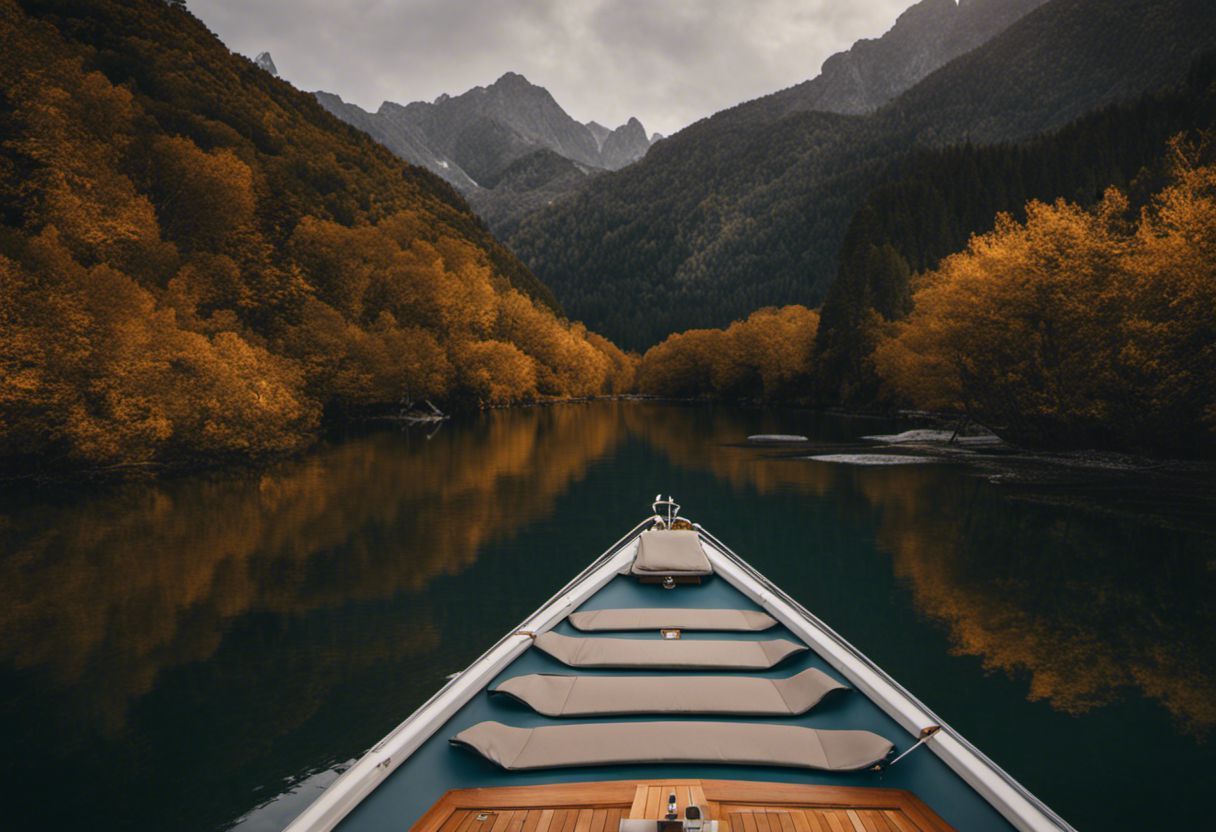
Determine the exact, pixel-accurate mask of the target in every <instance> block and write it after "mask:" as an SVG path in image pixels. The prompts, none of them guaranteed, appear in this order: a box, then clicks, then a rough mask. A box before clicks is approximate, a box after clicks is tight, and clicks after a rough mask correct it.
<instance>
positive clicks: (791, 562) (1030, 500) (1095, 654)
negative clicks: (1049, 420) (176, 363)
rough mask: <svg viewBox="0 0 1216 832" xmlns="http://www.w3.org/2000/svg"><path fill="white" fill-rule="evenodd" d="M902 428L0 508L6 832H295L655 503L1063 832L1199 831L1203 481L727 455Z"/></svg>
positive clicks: (449, 448)
mask: <svg viewBox="0 0 1216 832" xmlns="http://www.w3.org/2000/svg"><path fill="white" fill-rule="evenodd" d="M900 429H902V428H900V427H898V426H896V425H892V424H889V423H883V422H876V421H872V420H848V419H843V418H835V417H826V416H816V415H811V414H806V413H797V412H787V413H772V412H770V413H761V412H749V411H743V410H733V409H725V408H708V407H681V406H675V405H658V404H646V403H636V402H597V403H591V404H582V405H563V406H558V407H547V408H534V409H524V410H511V411H497V412H492V413H488V414H484V415H481V416H477V417H470V418H468V419H465V420H458V421H454V422H452V423H449V424H446V425H444V426H443V427H442V429H441V430H439V431H438V432H437V433H436V434H435V435H434V436H432V437H430V438H429V439H428V438H427V437H426V434H425V433H424V432H420V431H417V430H408V431H395V430H386V431H380V432H375V433H368V434H364V435H360V436H352V437H346V438H344V439H341V440H334V441H331V442H330V443H328V444H327V445H326V446H324V447H322V448H321V449H319V450H318V451H316V452H315V453H313V454H311V455H309V456H308V457H306V458H304V459H301V460H297V461H293V462H289V463H285V464H282V465H279V466H276V467H274V468H271V469H268V470H265V471H259V472H248V471H246V472H240V473H235V474H232V473H230V474H212V475H207V476H200V477H193V478H187V479H179V480H174V481H170V482H163V483H156V484H138V485H131V486H124V487H121V488H117V489H111V490H107V491H105V492H104V493H67V494H55V495H47V494H33V495H31V494H14V493H11V492H8V493H0V736H2V737H3V747H4V749H5V750H4V754H3V757H2V761H0V797H2V798H3V801H4V804H5V817H4V820H3V821H2V822H0V827H3V828H6V829H26V828H38V829H47V830H52V829H53V830H58V829H78V828H79V829H83V828H87V829H92V830H120V829H121V830H127V829H131V830H152V829H157V830H170V829H172V830H185V831H186V832H189V830H220V829H229V828H233V827H234V826H235V827H236V828H237V829H239V830H241V832H254V830H257V832H261V830H278V829H281V828H282V826H283V825H284V824H285V823H286V822H287V821H288V820H289V819H290V818H291V817H292V816H294V814H295V813H297V812H298V811H300V810H301V809H302V808H303V806H304V805H305V804H306V803H307V802H308V801H309V800H311V799H312V797H314V796H315V795H316V794H317V793H318V791H319V789H320V788H322V787H323V786H324V785H325V784H326V783H327V782H329V781H330V780H332V778H333V777H334V776H335V775H334V773H333V772H334V771H335V770H338V769H340V768H341V767H342V766H343V765H344V764H345V763H346V762H347V761H349V760H351V759H352V758H354V757H356V756H358V755H359V754H360V753H362V751H363V750H365V749H366V748H367V747H368V746H370V745H371V744H372V743H374V742H375V741H376V740H377V739H379V738H380V737H381V736H382V735H383V734H385V733H386V732H387V731H388V730H389V729H390V728H392V727H393V726H394V725H395V724H396V723H397V722H399V721H400V720H401V719H402V718H403V717H404V716H406V715H407V714H408V713H409V712H410V711H412V710H413V709H414V708H415V707H416V706H417V705H418V704H420V703H421V702H422V701H423V700H425V699H426V698H427V697H429V696H430V695H431V693H433V692H434V691H435V690H436V689H437V688H438V687H439V686H440V685H441V684H443V682H444V678H445V677H446V676H447V675H448V674H450V673H453V672H455V671H458V670H460V669H461V668H463V667H464V666H465V665H467V664H468V663H469V662H470V661H471V660H472V659H473V658H475V657H476V656H477V655H479V654H480V653H481V652H482V651H483V650H484V649H485V648H486V647H488V646H489V645H490V644H491V643H492V642H494V641H496V640H497V639H498V638H499V637H500V636H501V635H502V634H503V633H504V632H506V631H507V629H508V628H510V627H512V626H514V625H515V624H516V623H518V621H520V620H521V619H522V618H523V617H524V616H525V615H526V614H527V613H529V612H530V611H531V610H532V609H534V608H535V607H536V606H537V605H539V603H540V602H542V601H543V600H545V599H546V598H547V597H548V596H549V595H550V594H551V593H552V592H553V591H554V590H555V589H556V588H557V587H558V586H560V585H561V584H563V583H564V582H565V581H566V580H567V579H568V578H569V577H570V576H572V575H573V574H574V573H575V572H577V571H578V570H579V569H581V568H582V567H583V566H584V565H585V564H586V563H587V562H588V561H590V560H591V559H592V558H593V557H595V556H596V555H598V554H599V552H600V551H601V550H602V549H603V548H605V547H606V546H607V545H608V544H609V543H611V542H612V541H614V540H615V539H616V538H617V537H618V536H620V535H621V534H622V533H623V532H625V531H626V530H628V529H629V528H630V527H631V526H633V524H634V523H636V522H637V521H638V520H640V519H642V517H643V516H645V515H646V514H647V513H648V510H649V503H650V498H651V497H653V496H654V494H655V493H656V492H658V491H660V490H661V491H662V492H663V493H664V494H667V493H669V492H670V493H672V494H674V495H675V496H676V497H677V498H678V499H679V500H680V501H681V502H682V503H683V505H684V507H685V514H686V515H688V516H690V517H692V518H693V519H695V520H697V521H699V522H701V523H704V524H705V525H706V526H707V527H708V528H710V529H711V530H713V531H714V532H715V533H717V534H718V535H719V536H720V537H722V538H723V539H724V540H725V541H727V542H728V543H729V544H730V545H731V546H732V547H733V548H734V549H735V550H736V551H738V552H739V553H740V554H742V555H743V556H744V557H746V558H748V559H749V560H751V561H752V562H753V563H754V564H755V565H756V566H757V567H758V568H760V569H761V570H762V571H764V572H766V573H767V574H768V575H769V576H770V577H771V578H773V579H774V580H775V581H777V583H779V584H781V585H782V586H783V587H784V588H785V589H786V590H787V591H789V592H790V593H791V594H792V595H793V596H794V597H796V598H797V599H799V600H800V601H802V602H803V603H804V604H805V605H806V606H807V607H809V608H810V609H811V610H813V611H815V612H816V613H818V614H819V615H820V616H821V617H823V618H824V619H825V620H827V622H828V623H829V624H831V625H832V626H833V627H835V628H836V629H837V630H838V631H840V632H841V633H842V634H844V635H845V637H847V638H849V639H850V640H851V641H853V642H854V643H855V644H857V645H858V646H859V647H860V648H861V649H862V650H864V651H865V652H867V653H868V654H869V655H870V656H871V657H872V658H873V659H874V660H875V661H877V662H878V663H879V664H880V665H882V666H883V667H884V668H885V669H886V670H887V671H888V672H890V673H891V674H892V675H894V676H895V678H897V679H898V680H899V681H901V682H902V683H903V684H904V685H905V686H907V687H908V688H909V689H911V690H912V691H913V692H914V693H916V694H917V695H918V696H919V697H920V698H921V699H923V700H924V701H925V702H926V703H927V704H928V705H929V706H930V707H932V708H934V709H935V710H937V711H938V713H940V714H941V715H942V716H943V717H944V718H945V719H946V720H948V721H949V722H950V723H951V724H953V725H954V726H955V727H956V728H958V729H959V730H960V731H961V732H962V733H963V734H964V735H966V736H967V737H968V738H969V739H970V740H972V741H973V742H974V743H976V744H977V745H978V746H979V747H980V748H982V749H983V750H984V751H985V752H986V753H987V754H988V755H989V756H991V757H992V758H994V759H995V760H996V761H997V762H998V763H1000V764H1001V765H1002V766H1004V767H1005V768H1006V769H1008V770H1009V771H1010V772H1011V773H1012V774H1013V775H1014V776H1016V777H1017V778H1019V779H1020V780H1021V781H1022V782H1023V783H1025V784H1026V785H1027V786H1028V787H1029V788H1030V789H1031V790H1033V791H1034V792H1036V793H1037V794H1038V795H1039V796H1040V797H1042V798H1043V799H1044V800H1046V801H1047V802H1048V803H1049V804H1050V805H1051V806H1052V807H1053V808H1055V809H1056V810H1057V811H1059V812H1060V813H1061V814H1062V815H1063V816H1064V817H1065V818H1066V819H1068V820H1069V821H1071V822H1072V823H1073V824H1074V825H1075V826H1076V827H1078V828H1079V829H1081V830H1099V829H1132V828H1145V829H1148V828H1163V826H1164V825H1165V822H1166V821H1167V820H1168V821H1169V822H1171V823H1172V824H1176V825H1178V826H1183V827H1188V828H1189V827H1191V826H1193V827H1194V828H1202V827H1204V826H1205V825H1206V823H1207V822H1208V818H1210V805H1209V804H1210V797H1209V792H1210V790H1211V781H1212V777H1213V772H1214V771H1216V512H1214V510H1213V508H1214V505H1216V496H1214V494H1213V482H1214V479H1213V476H1212V472H1211V470H1210V469H1208V468H1205V467H1203V466H1189V467H1187V466H1183V467H1181V468H1178V467H1166V468H1164V469H1151V468H1150V469H1147V470H1146V469H1144V467H1143V466H1135V465H1126V464H1122V463H1121V462H1120V461H1118V460H1115V461H1112V460H1109V459H1107V460H1098V461H1092V460H1091V461H1088V462H1087V464H1086V465H1083V466H1081V467H1077V466H1076V465H1067V466H1065V465H1061V464H1059V462H1058V460H1054V459H1051V458H1043V459H1036V458H1032V457H1022V456H1008V457H1004V456H1002V457H982V458H975V459H965V458H962V459H960V458H958V457H950V458H947V459H945V460H944V461H937V462H922V463H921V464H910V465H887V466H865V467H863V466H858V465H852V464H841V463H834V462H820V461H812V460H807V459H792V458H789V456H790V455H789V453H788V452H785V451H782V450H779V449H773V448H756V447H747V446H744V445H742V444H741V442H742V440H743V439H744V438H745V437H746V436H747V435H748V434H753V433H761V432H766V433H767V432H772V433H776V432H788V433H801V434H806V435H809V436H811V437H812V438H813V439H814V440H815V442H816V444H817V446H818V447H817V449H816V450H815V451H813V453H825V454H826V453H837V452H841V453H851V452H853V451H856V450H857V449H858V448H857V446H858V445H859V444H860V443H859V441H858V437H860V436H861V435H863V434H871V433H884V432H889V431H891V430H900ZM804 453H806V452H804ZM1074 462H1075V461H1074Z"/></svg>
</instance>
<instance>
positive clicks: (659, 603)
mask: <svg viewBox="0 0 1216 832" xmlns="http://www.w3.org/2000/svg"><path fill="white" fill-rule="evenodd" d="M468 602H469V603H471V604H472V603H477V601H476V599H469V601H468ZM680 606H687V607H707V608H708V607H717V608H734V609H757V607H756V605H755V604H753V603H752V602H751V601H749V600H748V599H747V598H746V597H745V596H744V595H743V594H741V593H740V592H739V591H738V590H736V589H735V588H734V587H732V586H731V585H729V584H728V583H727V582H726V581H725V580H723V579H722V578H719V577H710V578H709V579H707V580H706V582H705V583H704V584H703V585H701V586H699V587H697V586H689V587H679V588H677V589H675V590H671V591H666V590H663V589H661V588H660V587H658V586H655V585H641V584H638V583H637V582H635V581H633V580H632V579H628V578H624V577H618V578H615V579H614V580H613V581H612V582H611V583H609V584H608V585H607V586H606V587H604V588H603V589H602V590H600V592H598V593H597V594H596V595H595V596H593V597H592V598H591V599H590V600H589V601H587V602H586V603H585V604H583V605H582V606H581V607H580V609H585V610H586V609H608V608H619V607H680ZM554 629H555V631H556V632H560V633H564V634H567V635H579V634H578V633H577V631H575V630H574V629H573V628H572V627H571V626H570V624H569V623H568V622H566V621H563V622H562V623H561V624H559V625H558V626H557V627H555V628H554ZM621 635H625V634H621ZM628 637H631V638H639V637H652V638H658V634H657V633H653V634H645V635H643V634H638V633H631V634H628ZM684 638H712V639H724V638H738V639H751V638H755V634H749V633H737V634H722V633H712V634H709V633H707V634H699V633H685V634H684ZM764 638H766V639H767V638H788V639H790V640H792V641H795V642H799V643H802V640H801V639H799V638H798V637H797V636H795V635H794V634H792V633H791V632H789V631H788V630H786V629H785V628H784V627H780V626H778V627H776V628H774V629H772V630H769V631H766V632H765V633H764ZM808 667H815V668H818V669H820V670H823V671H824V672H826V673H828V674H829V675H831V676H832V677H833V678H835V679H838V680H839V681H841V682H843V683H845V684H847V680H845V679H844V678H843V677H841V676H840V674H839V673H837V672H836V671H835V670H833V669H832V668H831V667H830V666H829V665H828V664H827V662H825V661H824V659H823V658H822V657H820V656H819V655H817V654H815V653H814V652H813V651H810V652H807V653H803V654H801V655H799V656H797V657H794V658H792V659H790V660H788V661H786V662H784V663H782V664H781V665H779V666H777V667H776V668H774V669H773V670H770V671H767V672H764V673H760V674H752V675H766V676H775V677H785V676H790V675H793V674H794V673H797V672H799V671H801V670H804V669H806V668H808ZM572 672H574V671H573V670H572V669H571V668H568V667H566V666H564V665H562V664H561V663H560V662H558V661H557V660H556V659H553V658H550V657H549V656H547V655H545V654H544V653H542V652H541V651H539V650H535V649H531V650H527V651H526V652H524V653H523V655H521V656H520V657H519V658H518V659H517V660H516V661H515V662H514V663H512V664H511V665H510V666H509V667H508V668H507V669H506V670H505V671H503V672H502V673H501V674H499V676H498V677H497V678H496V679H495V680H494V682H495V683H497V682H499V681H502V680H504V679H507V678H510V677H513V676H518V675H521V674H525V673H572ZM578 672H579V673H584V674H590V673H606V674H615V673H622V674H627V673H630V672H632V673H634V674H636V672H637V671H612V670H599V671H597V670H585V669H580V670H579V671H578ZM491 686H492V685H490V686H487V687H491ZM675 718H677V719H678V718H679V717H675ZM613 719H614V718H612V717H607V718H603V719H598V720H595V721H611V720H613ZM645 719H647V718H646V717H637V716H631V717H621V718H616V720H617V721H629V722H638V721H643V720H645ZM654 719H660V717H654ZM661 719H663V720H671V719H673V717H672V716H670V715H665V716H663V717H661ZM688 719H702V720H703V719H705V717H704V716H700V717H688ZM732 719H735V718H733V717H732ZM485 720H494V721H498V722H501V723H504V724H507V725H516V726H525V727H531V726H540V725H551V724H553V722H554V721H553V720H550V719H547V718H545V717H542V716H540V715H538V714H536V713H534V712H532V711H531V710H530V709H528V708H527V707H526V706H525V705H523V704H521V703H519V702H517V701H515V700H513V699H511V698H509V697H503V696H493V697H491V696H489V695H488V694H487V693H486V692H485V691H484V690H483V691H481V692H479V693H478V694H477V695H476V696H474V697H473V699H472V700H471V701H469V702H468V703H467V704H466V705H465V706H464V707H463V708H461V709H460V710H459V711H458V712H457V713H456V714H455V715H453V716H452V717H451V718H450V719H449V720H448V721H447V722H446V723H445V724H444V725H443V726H441V727H440V728H439V729H438V730H437V731H436V732H435V733H434V734H433V735H432V736H431V737H430V738H429V739H428V740H427V741H426V742H425V743H424V744H423V745H422V746H421V747H420V748H418V750H417V751H415V752H414V753H413V754H412V755H411V756H410V758H409V759H408V760H406V761H405V762H404V763H402V764H401V765H400V766H399V767H398V768H397V769H396V770H395V771H394V772H393V773H392V774H391V775H390V776H389V777H388V779H387V780H385V781H384V782H383V783H382V784H381V785H380V786H379V787H378V788H377V789H376V790H375V791H374V792H372V793H371V794H370V795H368V796H367V797H366V798H365V799H364V800H363V801H362V802H361V803H360V804H359V805H358V806H357V807H356V808H355V809H354V810H353V811H352V812H351V813H350V814H349V815H348V816H347V817H346V818H345V819H344V820H343V821H342V822H341V824H340V825H339V826H338V829H340V830H342V832H387V830H394V831H396V830H407V829H409V828H410V827H411V826H412V825H413V824H414V823H415V822H416V821H417V820H418V819H419V818H420V817H421V816H422V815H423V813H425V812H426V810H427V809H428V808H430V807H431V805H432V804H434V803H435V801H437V800H438V799H439V798H440V797H441V796H442V795H443V793H444V792H446V791H448V790H449V789H462V788H474V787H479V786H523V785H534V784H542V783H567V782H578V781H596V780H624V779H628V780H637V779H662V778H682V777H688V778H709V779H728V780H762V781H770V782H789V783H803V784H823V785H839V786H870V787H883V788H895V789H907V790H909V791H911V792H913V793H914V794H916V795H917V796H918V797H919V798H920V799H921V800H923V801H925V802H926V803H927V804H929V806H930V807H932V808H933V809H934V810H935V811H936V812H937V813H938V814H939V815H941V817H942V818H944V819H945V820H946V821H947V822H949V823H950V824H951V825H953V826H954V827H955V828H956V829H959V830H967V832H970V831H971V830H977V831H978V832H984V831H985V830H994V832H995V831H996V830H1010V829H1013V828H1014V827H1012V826H1011V825H1010V824H1009V823H1008V822H1007V821H1006V820H1005V819H1004V818H1003V817H1002V816H1001V815H1000V814H999V813H998V812H997V811H996V810H995V809H994V808H993V807H992V806H991V805H990V804H989V803H987V802H986V801H985V800H984V799H983V798H982V797H980V796H979V795H978V794H977V793H976V792H975V791H974V790H973V789H972V788H971V787H970V786H969V785H968V784H967V783H966V782H964V781H963V780H962V778H960V777H959V776H958V775H957V774H955V773H954V772H953V771H952V770H951V769H950V768H948V767H947V766H946V765H945V764H944V763H943V762H942V761H941V760H940V759H938V758H937V757H936V756H935V755H934V754H933V753H932V752H931V751H930V750H929V749H928V748H925V747H922V748H919V749H917V750H916V751H915V752H914V753H912V754H911V755H909V756H908V757H906V758H905V759H903V760H901V761H900V762H899V763H897V764H896V765H895V766H893V767H891V768H889V769H887V770H886V771H884V772H882V773H877V772H871V771H863V772H852V773H840V772H814V771H804V770H800V769H788V768H777V767H760V766H746V767H741V766H731V765H703V764H698V765H671V764H664V765H647V766H636V765H634V766H611V767H608V766H603V767H586V768H572V769H558V770H546V771H526V772H510V771H504V770H502V769H501V768H499V767H498V766H496V765H495V764H493V763H491V762H489V761H487V760H485V759H483V758H482V757H480V756H478V755H477V754H475V753H473V752H471V751H468V750H466V749H462V748H454V747H452V746H450V745H449V743H448V740H449V739H450V738H451V737H453V736H454V735H455V734H457V733H458V732H459V731H461V730H463V729H465V728H467V727H469V726H471V725H474V724H476V723H478V722H482V721H485ZM576 721H590V720H570V722H576ZM759 721H764V720H759ZM781 722H782V723H783V724H789V725H802V726H806V727H811V728H829V729H843V728H848V729H864V730H868V731H872V732H874V733H876V734H879V735H881V736H883V737H886V738H887V739H889V740H891V741H892V742H894V743H895V753H896V754H899V753H902V752H903V751H905V750H906V749H908V748H909V747H910V746H911V745H913V743H914V742H915V738H914V737H912V736H911V735H910V734H909V733H908V732H907V731H906V730H904V729H903V728H901V727H900V726H899V725H898V724H897V723H896V722H894V721H893V720H892V719H891V718H890V717H888V716H887V715H886V714H885V713H883V711H882V710H880V709H879V708H878V707H877V706H876V705H875V704H874V703H872V702H871V701H870V700H868V699H867V698H866V697H865V696H864V695H862V694H861V693H860V692H859V691H856V690H849V691H843V692H839V693H835V694H832V695H830V696H828V697H827V698H826V699H825V700H824V701H823V702H821V703H820V704H819V705H818V706H817V707H815V708H813V709H811V711H810V712H809V713H807V714H805V715H802V716H797V717H790V718H787V719H783V720H781Z"/></svg>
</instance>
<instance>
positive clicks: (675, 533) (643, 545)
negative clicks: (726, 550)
mask: <svg viewBox="0 0 1216 832" xmlns="http://www.w3.org/2000/svg"><path fill="white" fill-rule="evenodd" d="M631 571H632V573H633V574H634V575H641V576H650V577H657V576H661V575H671V576H673V577H679V576H688V575H710V574H712V573H713V571H714V570H713V567H712V566H710V565H709V558H707V557H706V556H705V552H704V551H703V550H702V549H701V538H700V537H699V536H698V535H697V533H696V532H694V531H681V530H675V529H650V530H649V531H644V532H642V534H641V535H640V536H639V538H638V553H637V556H636V557H634V559H633V567H632V569H631Z"/></svg>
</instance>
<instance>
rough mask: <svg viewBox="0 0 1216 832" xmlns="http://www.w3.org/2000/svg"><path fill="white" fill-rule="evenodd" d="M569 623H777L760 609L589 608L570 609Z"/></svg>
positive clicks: (600, 627)
mask: <svg viewBox="0 0 1216 832" xmlns="http://www.w3.org/2000/svg"><path fill="white" fill-rule="evenodd" d="M570 623H571V624H573V625H574V627H575V629H578V630H583V631H584V632H598V631H605V630H662V629H665V628H675V629H679V630H719V631H722V632H728V631H733V632H758V631H760V630H767V629H769V628H770V627H774V626H776V624H777V621H776V619H774V618H773V617H772V616H771V615H769V614H768V613H766V612H761V611H760V610H709V609H653V608H650V607H639V608H637V609H624V610H588V611H586V612H573V613H570Z"/></svg>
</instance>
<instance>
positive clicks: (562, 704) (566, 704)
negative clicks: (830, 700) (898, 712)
mask: <svg viewBox="0 0 1216 832" xmlns="http://www.w3.org/2000/svg"><path fill="white" fill-rule="evenodd" d="M834 690H845V686H844V685H842V684H840V683H839V682H837V681H836V680H835V679H833V678H832V677H831V676H828V675H827V674H826V673H824V672H823V671H821V670H816V669H815V668H810V669H808V670H804V671H802V672H801V673H798V674H795V675H794V676H790V677H788V678H785V679H766V678H762V677H755V676H564V675H557V674H550V673H532V674H528V675H526V676H515V677H514V678H511V679H507V680H506V681H504V682H503V683H502V684H500V685H499V686H498V687H497V688H494V689H493V691H492V693H502V694H507V695H510V696H513V697H515V698H516V699H518V700H520V701H521V702H523V703H524V704H526V705H528V706H529V707H530V708H532V710H534V711H536V712H537V713H540V714H544V715H545V716H551V717H563V716H564V717H570V716H610V715H616V714H734V715H737V716H796V715H798V714H804V713H806V712H807V711H809V710H810V709H811V708H813V707H815V705H817V704H818V703H819V700H821V699H823V697H824V696H825V695H826V694H828V693H830V692H831V691H834Z"/></svg>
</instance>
